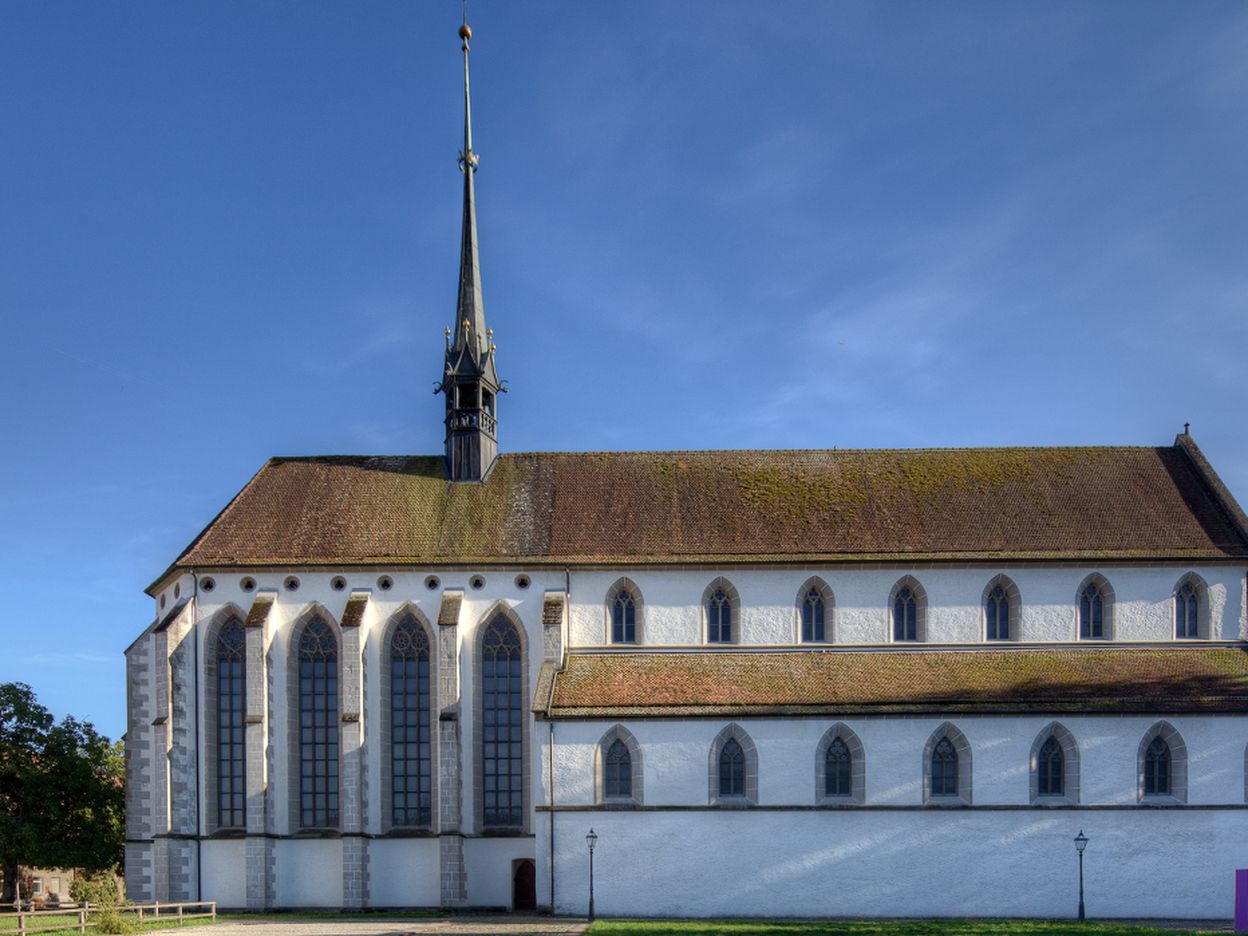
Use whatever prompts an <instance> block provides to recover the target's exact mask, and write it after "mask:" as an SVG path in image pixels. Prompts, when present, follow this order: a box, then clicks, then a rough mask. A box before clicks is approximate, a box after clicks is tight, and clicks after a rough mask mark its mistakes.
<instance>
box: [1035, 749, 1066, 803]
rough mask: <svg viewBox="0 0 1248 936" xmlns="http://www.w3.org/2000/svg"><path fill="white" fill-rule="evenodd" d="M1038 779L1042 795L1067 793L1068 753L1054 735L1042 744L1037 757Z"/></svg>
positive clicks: (1062, 794)
mask: <svg viewBox="0 0 1248 936" xmlns="http://www.w3.org/2000/svg"><path fill="white" fill-rule="evenodd" d="M1036 771H1037V776H1036V780H1037V783H1038V791H1039V794H1040V795H1041V796H1064V795H1065V793H1066V755H1065V754H1063V753H1062V746H1061V745H1060V744H1059V743H1058V741H1057V738H1054V737H1052V736H1050V737H1049V740H1047V741H1045V742H1044V744H1042V745H1041V746H1040V754H1039V755H1038V756H1037V759H1036Z"/></svg>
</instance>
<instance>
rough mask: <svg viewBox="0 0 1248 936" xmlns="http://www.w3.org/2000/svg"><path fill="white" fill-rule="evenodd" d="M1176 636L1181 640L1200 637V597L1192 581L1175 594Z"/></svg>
mask: <svg viewBox="0 0 1248 936" xmlns="http://www.w3.org/2000/svg"><path fill="white" fill-rule="evenodd" d="M1174 636H1175V637H1178V638H1179V639H1180V640H1182V639H1185V638H1192V637H1199V636H1200V595H1199V594H1198V593H1197V591H1196V586H1195V585H1193V584H1192V583H1191V581H1184V582H1183V583H1182V584H1181V585H1179V587H1178V589H1177V590H1176V591H1175V593H1174Z"/></svg>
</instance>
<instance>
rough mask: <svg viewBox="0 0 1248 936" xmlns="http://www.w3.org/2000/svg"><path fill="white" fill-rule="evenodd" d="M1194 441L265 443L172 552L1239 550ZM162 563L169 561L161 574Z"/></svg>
mask: <svg viewBox="0 0 1248 936" xmlns="http://www.w3.org/2000/svg"><path fill="white" fill-rule="evenodd" d="M1246 529H1248V522H1245V521H1244V517H1243V513H1242V511H1240V510H1239V508H1238V506H1237V505H1235V503H1234V501H1233V500H1231V499H1230V496H1229V494H1227V493H1226V490H1225V488H1224V487H1222V486H1221V482H1220V481H1218V480H1217V477H1216V475H1214V474H1213V472H1212V469H1209V468H1208V465H1207V463H1206V462H1205V461H1204V458H1203V456H1201V455H1200V453H1199V450H1198V449H1196V447H1195V445H1194V443H1192V442H1191V440H1190V437H1187V436H1180V437H1179V440H1178V441H1176V444H1175V445H1174V446H1167V447H1156V448H1153V447H1102V448H1090V447H1089V448H997V449H935V450H932V449H928V450H892V449H890V450H839V451H838V450H833V451H722V452H618V453H609V454H603V453H536V454H517V455H502V456H500V457H499V459H498V461H497V462H496V464H495V466H494V468H493V470H492V471H491V472H490V474H489V475H488V477H487V478H486V480H485V481H484V482H483V483H481V484H448V483H447V481H446V479H445V470H444V466H443V461H442V459H441V457H438V456H417V457H362V456H340V457H315V458H275V459H272V460H271V461H269V462H268V463H267V464H265V465H264V467H263V468H261V470H260V471H259V472H258V473H257V474H256V476H255V477H254V478H252V480H251V481H250V482H249V483H248V484H247V486H246V487H245V488H244V489H243V490H242V491H241V492H240V493H239V494H238V495H237V496H236V497H235V498H234V500H233V501H232V502H231V503H230V504H229V506H227V507H226V508H225V510H223V511H222V512H221V514H220V515H219V516H218V517H217V518H216V519H215V520H213V522H212V523H211V524H210V525H209V526H208V527H207V529H205V530H204V531H203V532H202V533H201V534H200V535H199V537H198V538H196V540H195V541H194V542H193V543H192V544H191V545H190V546H189V547H188V548H187V549H186V551H185V552H183V554H182V555H181V556H180V557H179V559H178V560H177V562H176V563H175V564H174V568H190V567H194V568H207V567H213V566H217V567H222V566H256V567H260V566H292V565H332V566H349V565H367V564H413V565H425V564H438V563H445V564H467V563H483V564H489V563H530V564H532V563H541V562H548V563H558V564H567V565H587V564H621V563H623V564H627V563H638V564H641V563H679V562H708V563H728V562H734V561H739V562H750V561H782V560H786V559H788V560H795V561H811V560H815V561H818V560H824V561H851V560H888V559H951V560H975V559H982V560H998V559H1044V558H1098V559H1105V558H1124V559H1130V558H1144V559H1158V558H1175V559H1187V558H1191V559H1221V558H1231V557H1244V556H1248V532H1246ZM170 571H172V570H170Z"/></svg>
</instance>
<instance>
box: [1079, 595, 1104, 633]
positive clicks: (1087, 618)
mask: <svg viewBox="0 0 1248 936" xmlns="http://www.w3.org/2000/svg"><path fill="white" fill-rule="evenodd" d="M1079 636H1080V637H1081V638H1083V639H1084V640H1100V639H1101V638H1103V637H1104V636H1105V595H1104V592H1103V590H1102V588H1101V586H1100V585H1099V584H1098V583H1096V582H1089V583H1088V584H1087V585H1085V586H1084V589H1083V592H1082V593H1081V594H1080V595H1079Z"/></svg>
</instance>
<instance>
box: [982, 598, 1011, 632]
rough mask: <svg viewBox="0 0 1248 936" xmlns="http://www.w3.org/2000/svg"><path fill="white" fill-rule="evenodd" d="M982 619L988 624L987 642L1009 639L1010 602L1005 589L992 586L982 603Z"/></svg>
mask: <svg viewBox="0 0 1248 936" xmlns="http://www.w3.org/2000/svg"><path fill="white" fill-rule="evenodd" d="M984 617H985V618H986V619H987V622H988V634H987V636H988V639H989V640H1009V639H1010V601H1009V597H1008V596H1007V595H1006V594H1005V589H1004V588H1002V587H1001V586H1000V585H994V586H993V587H992V589H991V590H990V591H989V592H988V598H987V600H986V601H985V602H984Z"/></svg>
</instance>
